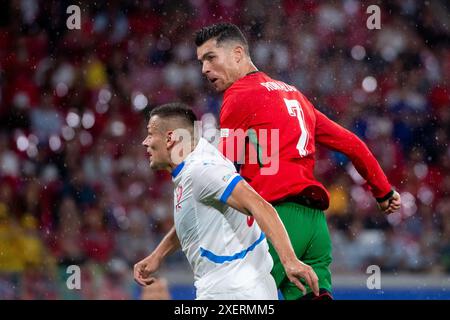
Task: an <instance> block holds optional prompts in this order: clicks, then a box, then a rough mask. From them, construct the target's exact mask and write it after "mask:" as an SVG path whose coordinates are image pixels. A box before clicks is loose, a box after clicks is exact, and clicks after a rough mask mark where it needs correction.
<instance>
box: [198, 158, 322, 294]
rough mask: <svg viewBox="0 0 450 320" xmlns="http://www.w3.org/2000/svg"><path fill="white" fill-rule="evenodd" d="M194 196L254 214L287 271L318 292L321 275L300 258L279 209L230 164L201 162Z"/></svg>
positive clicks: (295, 279)
mask: <svg viewBox="0 0 450 320" xmlns="http://www.w3.org/2000/svg"><path fill="white" fill-rule="evenodd" d="M191 174H192V189H193V195H194V197H195V198H196V199H197V200H198V201H201V202H203V203H207V204H209V205H211V203H212V202H216V203H222V204H227V205H229V206H231V207H233V208H235V209H237V210H239V211H241V212H243V213H244V214H248V215H253V216H254V218H255V220H256V222H257V223H258V225H259V227H260V228H261V230H262V231H263V232H264V233H265V234H266V235H267V237H268V238H269V240H270V241H271V242H272V244H273V246H274V247H275V250H276V251H277V253H278V255H279V256H280V259H281V262H282V263H283V266H284V268H285V270H286V274H287V276H288V277H289V280H291V281H292V282H293V283H295V284H296V285H297V287H299V289H300V290H302V291H303V292H305V288H304V286H303V285H302V283H301V282H300V281H299V280H298V279H299V278H303V279H305V281H306V282H307V283H308V285H309V286H310V288H311V289H312V290H313V292H314V293H315V294H317V295H318V293H319V288H318V279H317V275H316V274H315V272H314V270H313V269H312V268H311V267H310V266H308V265H306V264H304V263H302V262H301V261H299V260H298V259H297V257H296V256H295V253H294V249H293V248H292V244H291V242H290V240H289V237H288V235H287V232H286V229H285V228H284V226H283V223H282V222H281V220H280V218H279V217H278V214H277V212H276V211H275V209H274V208H273V207H272V206H271V205H270V204H269V203H268V202H266V201H265V200H264V199H263V198H261V196H260V195H259V194H258V193H256V192H255V191H254V190H253V189H252V188H251V187H250V186H249V185H248V184H247V182H245V181H244V180H243V179H242V177H241V176H240V175H239V174H237V173H236V172H235V171H233V170H232V169H230V166H228V165H225V164H223V163H221V160H218V161H217V162H215V163H214V162H210V163H204V164H199V165H197V166H195V167H194V168H193V169H192V171H191Z"/></svg>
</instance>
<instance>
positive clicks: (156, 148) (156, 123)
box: [142, 116, 170, 170]
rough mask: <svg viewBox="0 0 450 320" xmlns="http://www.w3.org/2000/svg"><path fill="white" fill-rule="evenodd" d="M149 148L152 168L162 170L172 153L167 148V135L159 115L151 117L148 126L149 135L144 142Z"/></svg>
mask: <svg viewBox="0 0 450 320" xmlns="http://www.w3.org/2000/svg"><path fill="white" fill-rule="evenodd" d="M142 144H143V145H144V146H145V147H146V148H147V153H148V156H149V161H150V168H152V169H154V170H162V169H165V168H167V166H168V164H169V161H170V153H169V151H168V149H167V135H166V134H165V132H164V131H163V130H161V120H160V119H159V117H158V116H153V117H151V118H150V121H149V122H148V126H147V137H146V138H145V140H144V141H143V142H142Z"/></svg>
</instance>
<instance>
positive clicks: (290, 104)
mask: <svg viewBox="0 0 450 320" xmlns="http://www.w3.org/2000/svg"><path fill="white" fill-rule="evenodd" d="M283 99H284V103H285V104H286V107H287V109H288V112H289V115H291V116H292V117H297V119H298V124H299V125H300V138H299V139H298V142H297V150H298V153H299V154H300V156H301V157H304V156H306V155H307V154H308V151H306V145H307V144H308V136H309V134H308V130H307V129H306V124H305V116H304V114H303V110H302V107H301V105H300V102H298V100H288V99H285V98H283Z"/></svg>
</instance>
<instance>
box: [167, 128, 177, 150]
mask: <svg viewBox="0 0 450 320" xmlns="http://www.w3.org/2000/svg"><path fill="white" fill-rule="evenodd" d="M175 140H176V137H175V134H174V132H173V131H168V132H167V135H166V144H167V148H172V147H173V145H174V144H175V142H176V141H175Z"/></svg>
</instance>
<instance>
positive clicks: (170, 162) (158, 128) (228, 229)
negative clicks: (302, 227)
mask: <svg viewBox="0 0 450 320" xmlns="http://www.w3.org/2000/svg"><path fill="white" fill-rule="evenodd" d="M195 120H196V117H195V114H194V113H193V112H192V110H191V109H190V108H189V107H187V106H185V105H184V104H181V103H171V104H166V105H162V106H160V107H157V108H155V109H153V110H152V112H151V113H150V120H149V123H148V126H147V129H148V136H147V137H146V139H145V140H144V141H143V145H144V146H145V147H146V148H147V151H148V153H149V157H150V167H151V168H152V169H154V170H168V171H169V172H171V174H172V177H173V182H174V184H175V191H174V222H175V223H174V227H173V228H172V229H171V230H170V231H169V232H168V234H167V235H166V236H165V237H164V239H163V240H162V241H161V243H160V244H159V245H158V246H157V248H156V249H155V250H154V251H153V252H152V253H151V254H150V255H149V256H147V257H146V258H145V259H143V260H141V261H140V262H138V263H137V264H136V265H135V266H134V277H135V280H136V281H137V282H138V283H139V284H141V285H150V284H152V283H153V282H154V281H155V275H154V273H155V272H156V271H157V270H158V269H159V267H160V265H161V263H162V262H163V260H164V258H165V257H167V256H168V255H169V254H171V253H172V252H174V251H175V250H177V249H179V248H180V247H181V249H182V250H183V252H184V253H185V255H186V257H187V259H188V261H189V263H190V265H191V267H192V269H193V272H194V277H195V287H196V289H197V299H199V300H200V299H208V300H211V299H220V300H235V299H236V300H245V299H255V300H256V299H261V300H274V299H277V298H278V295H277V288H276V285H275V281H274V279H273V277H272V276H271V274H270V271H271V269H272V266H273V261H272V258H271V256H270V254H269V251H268V244H267V241H266V238H265V237H266V236H267V237H268V238H269V240H270V241H271V242H272V244H273V246H274V247H275V249H276V251H277V253H278V254H279V256H280V258H281V261H282V263H283V266H284V268H285V271H286V275H287V277H288V279H289V280H290V281H291V282H293V283H295V284H296V285H297V286H298V287H299V289H301V290H302V291H304V292H305V287H304V286H303V284H302V283H301V281H300V279H303V280H304V281H306V283H307V284H308V285H309V286H310V287H311V288H313V291H314V293H315V294H316V295H317V294H318V292H319V289H318V279H317V276H316V274H315V272H314V270H313V269H312V268H311V267H310V266H308V265H306V264H304V263H302V262H301V261H300V260H298V259H297V257H296V256H295V253H294V250H293V248H292V245H291V242H290V240H289V238H288V235H287V233H286V230H285V228H284V226H283V224H282V223H281V220H280V219H279V217H278V215H277V213H276V211H275V210H274V208H273V207H272V206H271V205H270V204H269V203H268V202H266V201H265V200H264V199H263V198H261V197H260V196H259V195H258V194H257V193H256V192H255V191H254V190H253V189H252V188H251V187H250V186H249V185H248V184H247V183H246V182H245V180H243V179H242V178H241V176H240V175H239V174H238V173H236V170H235V167H234V165H233V164H232V162H230V161H229V160H228V159H226V158H225V157H224V156H223V155H222V154H221V153H220V152H219V150H218V149H216V148H215V147H214V146H213V145H211V144H210V143H208V142H207V141H206V140H205V139H203V138H200V139H196V134H194V130H195V129H194V122H195Z"/></svg>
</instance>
